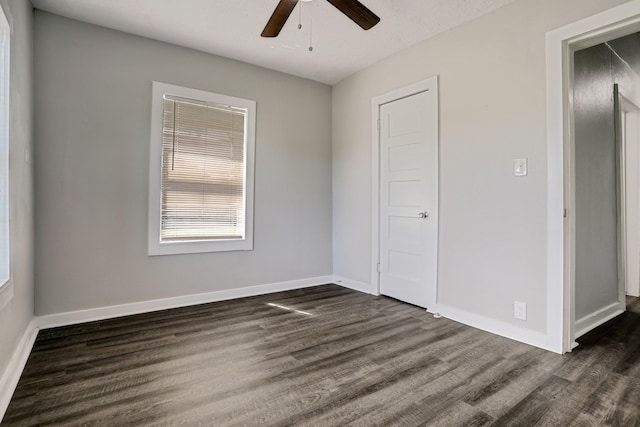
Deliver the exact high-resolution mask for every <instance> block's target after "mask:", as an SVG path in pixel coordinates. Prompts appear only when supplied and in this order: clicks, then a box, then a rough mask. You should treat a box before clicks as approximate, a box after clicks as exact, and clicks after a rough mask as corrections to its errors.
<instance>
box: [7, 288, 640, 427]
mask: <svg viewBox="0 0 640 427" xmlns="http://www.w3.org/2000/svg"><path fill="white" fill-rule="evenodd" d="M628 306H629V310H628V311H627V313H625V314H624V315H622V316H620V317H618V318H616V319H614V320H612V321H610V322H608V323H607V324H605V325H603V326H601V327H599V328H597V329H596V330H594V331H593V332H592V333H589V334H587V335H585V336H584V337H582V338H581V339H580V340H579V342H580V346H579V347H578V348H577V349H576V350H575V351H574V352H573V353H571V354H567V355H564V356H559V355H556V354H552V353H549V352H545V351H543V350H540V349H537V348H533V347H530V346H528V345H525V344H521V343H516V342H513V341H511V340H508V339H506V338H502V337H498V336H495V335H492V334H490V333H487V332H483V331H478V330H475V329H473V328H469V327H467V326H464V325H461V324H459V323H456V322H453V321H450V320H447V319H436V318H434V317H433V316H431V315H430V314H428V313H427V312H425V311H424V310H423V309H420V308H418V307H415V306H412V305H409V304H404V303H401V302H398V301H396V300H393V299H390V298H386V297H375V296H371V295H367V294H363V293H359V292H355V291H352V290H349V289H346V288H342V287H340V286H336V285H325V286H316V287H311V288H306V289H299V290H293V291H287V292H278V293H274V294H268V295H258V296H254V297H249V298H243V299H236V300H231V301H224V302H218V303H211V304H202V305H198V306H193V307H185V308H178V309H172V310H163V311H159V312H153V313H144V314H140V315H136V316H128V317H123V318H117V319H108V320H102V321H97V322H90V323H86V324H80V325H73V326H67V327H61V328H54V329H50V330H44V331H41V332H40V333H39V335H38V338H37V340H36V343H35V345H34V348H33V350H32V353H31V356H30V357H29V360H28V362H27V365H26V367H25V370H24V372H23V374H22V377H21V379H20V382H19V383H18V387H17V389H16V391H15V393H14V396H13V399H12V400H11V402H10V404H9V408H8V409H7V412H6V415H5V417H4V419H3V420H2V426H5V425H6V426H40V425H56V426H78V425H87V426H92V425H96V426H180V425H184V426H197V425H203V426H236V425H247V426H254V425H261V426H262V425H267V426H287V425H300V426H343V425H354V426H376V425H432V426H447V427H448V426H488V425H494V426H534V425H535V426H563V427H564V426H571V425H575V426H595V425H611V426H626V425H629V426H631V425H640V408H639V406H640V405H638V402H639V401H640V301H639V300H638V299H629V300H628Z"/></svg>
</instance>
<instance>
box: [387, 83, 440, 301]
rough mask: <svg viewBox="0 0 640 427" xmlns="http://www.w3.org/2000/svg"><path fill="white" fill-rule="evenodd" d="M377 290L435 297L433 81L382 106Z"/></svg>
mask: <svg viewBox="0 0 640 427" xmlns="http://www.w3.org/2000/svg"><path fill="white" fill-rule="evenodd" d="M379 140H380V230H379V236H380V237H379V238H380V293H382V294H384V295H388V296H390V297H393V298H396V299H399V300H401V301H405V302H408V303H411V304H415V305H418V306H420V307H425V308H428V307H429V306H430V305H433V304H434V303H435V296H436V278H437V255H438V99H437V90H436V88H435V87H433V88H431V89H429V90H426V91H423V92H420V93H417V94H414V95H411V96H408V97H405V98H402V99H398V100H395V101H392V102H389V103H387V104H384V105H381V106H380V139H379Z"/></svg>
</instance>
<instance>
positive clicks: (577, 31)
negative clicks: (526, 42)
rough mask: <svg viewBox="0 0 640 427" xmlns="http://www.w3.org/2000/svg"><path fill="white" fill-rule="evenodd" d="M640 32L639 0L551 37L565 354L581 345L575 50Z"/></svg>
mask: <svg viewBox="0 0 640 427" xmlns="http://www.w3.org/2000/svg"><path fill="white" fill-rule="evenodd" d="M639 30H640V0H633V1H630V2H628V3H625V4H623V5H620V6H617V7H614V8H612V9H609V10H607V11H604V12H602V13H599V14H597V15H594V16H591V17H589V18H585V19H582V20H580V21H577V22H574V23H572V24H569V25H567V26H564V27H562V28H558V29H556V30H553V31H551V32H548V33H547V35H546V56H547V336H548V338H549V342H550V343H551V344H552V346H553V348H554V349H556V350H557V351H559V352H567V351H571V349H572V348H573V347H575V345H576V344H575V342H574V336H575V330H574V329H575V310H574V304H575V278H574V277H573V274H572V272H573V271H574V268H575V250H574V249H575V248H574V247H573V243H572V242H573V241H574V235H575V212H574V209H573V207H574V206H575V199H574V195H573V188H574V187H575V182H573V175H574V174H573V171H572V170H571V166H572V165H571V161H570V160H571V158H572V157H573V153H574V129H573V99H572V88H573V81H572V79H573V52H575V51H576V50H579V49H584V48H587V47H590V46H595V45H597V44H600V43H603V42H605V41H608V40H611V39H615V38H618V37H622V36H625V35H628V34H631V33H633V32H637V31H639ZM565 214H566V216H567V217H566V219H565V218H564V216H565Z"/></svg>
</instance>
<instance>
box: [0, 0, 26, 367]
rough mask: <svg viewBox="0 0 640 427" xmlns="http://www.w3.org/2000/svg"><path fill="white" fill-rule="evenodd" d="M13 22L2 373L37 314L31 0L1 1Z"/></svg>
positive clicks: (0, 312)
mask: <svg viewBox="0 0 640 427" xmlns="http://www.w3.org/2000/svg"><path fill="white" fill-rule="evenodd" d="M0 3H1V4H2V7H3V9H4V11H5V13H6V15H7V18H8V19H9V24H11V27H12V31H13V32H12V40H11V100H10V102H11V104H10V109H11V113H10V120H11V121H10V124H9V138H10V146H9V151H10V154H9V162H10V167H9V171H10V177H9V178H10V180H11V181H10V186H11V190H10V203H11V204H10V226H11V230H10V233H11V258H12V259H11V282H10V285H9V286H11V287H12V288H13V289H12V291H13V298H12V299H11V301H10V302H9V304H8V305H7V306H5V307H4V308H3V309H2V310H0V377H2V374H3V373H4V372H5V370H6V367H7V364H8V362H9V360H10V358H11V356H12V355H13V352H14V351H15V349H16V346H17V344H18V342H19V341H20V339H21V337H22V335H23V334H24V332H25V330H26V328H27V325H28V324H29V322H30V321H31V319H32V318H33V292H34V290H33V288H34V285H33V283H34V278H33V169H32V166H33V163H27V162H25V150H27V151H28V152H29V153H30V152H31V150H32V149H33V138H32V128H33V125H32V123H33V121H32V120H33V117H32V116H33V115H32V107H33V103H32V70H33V68H32V62H31V57H32V56H31V54H32V24H33V15H32V9H31V3H30V2H29V1H27V0H2V1H1V2H0Z"/></svg>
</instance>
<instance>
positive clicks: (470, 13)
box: [32, 0, 513, 84]
mask: <svg viewBox="0 0 640 427" xmlns="http://www.w3.org/2000/svg"><path fill="white" fill-rule="evenodd" d="M361 1H362V3H363V4H365V5H366V6H367V7H368V8H369V9H371V10H372V11H373V12H374V13H375V14H377V15H378V16H379V17H380V18H381V21H380V23H379V24H378V25H377V26H375V27H374V28H372V29H371V30H369V31H363V30H362V29H361V28H360V27H358V26H357V25H356V24H354V23H353V22H352V21H351V20H349V19H348V18H347V17H345V16H344V15H342V14H341V13H340V12H339V11H338V10H337V9H336V8H334V7H333V6H332V5H331V4H329V3H328V2H327V1H325V0H313V1H312V2H310V3H303V4H302V5H301V6H300V5H298V6H297V7H296V9H295V10H294V11H293V13H292V14H291V17H290V18H289V21H288V22H287V24H286V25H285V27H284V29H283V30H282V32H281V33H280V35H279V36H278V37H277V38H272V39H266V38H261V37H260V32H261V31H262V29H263V28H264V25H265V24H266V22H267V20H268V19H269V17H270V16H271V13H272V11H273V9H274V8H275V6H276V4H277V3H278V0H179V1H178V0H32V3H33V5H34V7H36V8H38V9H42V10H45V11H48V12H52V13H56V14H59V15H63V16H67V17H69V18H73V19H77V20H81V21H85V22H89V23H92V24H97V25H101V26H104V27H108V28H113V29H116V30H120V31H125V32H128V33H132V34H137V35H141V36H145V37H149V38H153V39H157V40H162V41H165V42H169V43H174V44H177V45H182V46H187V47H191V48H194V49H198V50H201V51H204V52H209V53H213V54H216V55H221V56H225V57H228V58H233V59H237V60H240V61H244V62H248V63H251V64H256V65H260V66H263V67H267V68H271V69H274V70H278V71H283V72H285V73H289V74H293V75H297V76H301V77H306V78H309V79H312V80H316V81H319V82H323V83H328V84H334V83H337V82H339V81H340V80H342V79H344V78H345V77H347V76H349V75H350V74H353V73H355V72H356V71H359V70H361V69H363V68H366V67H367V66H369V65H371V64H374V63H376V62H378V61H379V60H381V59H383V58H385V57H387V56H389V55H391V54H393V53H395V52H398V51H400V50H402V49H404V48H406V47H408V46H411V45H412V44H415V43H417V42H419V41H421V40H424V39H426V38H429V37H431V36H433V35H435V34H438V33H440V32H442V31H446V30H448V29H450V28H452V27H455V26H458V25H461V24H463V23H464V22H467V21H470V20H472V19H474V18H476V17H478V16H480V15H483V14H485V13H489V12H491V11H492V10H495V9H497V8H498V7H501V6H504V5H505V4H508V3H511V2H512V1H513V0H361ZM300 7H301V12H302V24H303V28H302V29H301V30H298V20H299V9H298V8H300ZM310 16H311V19H312V21H311V25H310ZM310 29H311V30H312V31H311V35H312V38H313V43H312V44H313V51H312V52H310V51H309V49H308V48H309V38H310V31H309V30H310Z"/></svg>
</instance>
